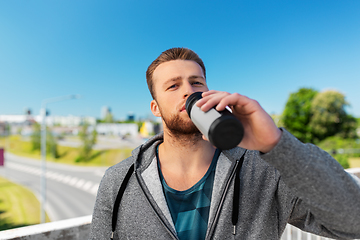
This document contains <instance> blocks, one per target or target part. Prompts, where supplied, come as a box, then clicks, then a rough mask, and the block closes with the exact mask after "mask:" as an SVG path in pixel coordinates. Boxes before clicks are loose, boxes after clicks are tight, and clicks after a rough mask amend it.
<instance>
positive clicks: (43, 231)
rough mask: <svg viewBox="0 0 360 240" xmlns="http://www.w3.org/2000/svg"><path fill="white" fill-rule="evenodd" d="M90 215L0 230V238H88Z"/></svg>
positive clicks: (81, 239)
mask: <svg viewBox="0 0 360 240" xmlns="http://www.w3.org/2000/svg"><path fill="white" fill-rule="evenodd" d="M90 223H91V215H89V216H85V217H79V218H72V219H67V220H62V221H57V222H50V223H43V224H37V225H32V226H28V227H21V228H15V229H10V230H6V231H1V232H0V240H61V239H64V240H70V239H71V240H77V239H78V240H84V239H88V238H89V233H90Z"/></svg>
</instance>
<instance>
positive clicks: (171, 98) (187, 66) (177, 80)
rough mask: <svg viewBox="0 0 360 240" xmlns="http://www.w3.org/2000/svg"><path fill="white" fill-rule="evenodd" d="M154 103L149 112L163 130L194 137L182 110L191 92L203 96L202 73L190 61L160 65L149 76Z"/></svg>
mask: <svg viewBox="0 0 360 240" xmlns="http://www.w3.org/2000/svg"><path fill="white" fill-rule="evenodd" d="M153 81H154V82H153V84H154V91H155V96H156V100H152V101H151V111H152V112H153V114H154V115H155V116H157V117H161V118H162V119H163V121H164V123H165V124H164V127H166V128H168V129H169V130H170V131H171V132H173V133H177V134H193V133H198V129H197V128H196V127H195V125H194V124H193V123H192V121H191V120H190V118H189V116H188V114H187V112H186V109H185V103H186V99H187V98H188V97H189V96H190V95H191V94H192V93H194V92H206V91H208V90H209V89H208V87H207V85H206V81H205V77H204V73H203V71H202V69H201V67H200V66H199V64H197V63H196V62H194V61H190V60H173V61H169V62H165V63H162V64H160V65H159V66H158V67H157V68H156V69H155V71H154V73H153Z"/></svg>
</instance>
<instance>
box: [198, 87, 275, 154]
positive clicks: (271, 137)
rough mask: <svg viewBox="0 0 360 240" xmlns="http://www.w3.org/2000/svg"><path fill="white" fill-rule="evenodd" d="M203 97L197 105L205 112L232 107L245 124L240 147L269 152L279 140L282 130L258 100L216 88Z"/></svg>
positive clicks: (205, 93)
mask: <svg viewBox="0 0 360 240" xmlns="http://www.w3.org/2000/svg"><path fill="white" fill-rule="evenodd" d="M202 97H203V98H202V99H200V100H199V101H197V103H196V105H197V106H198V107H200V108H201V110H203V111H204V112H206V111H208V110H210V109H211V108H212V107H214V106H216V110H218V111H223V110H224V109H225V108H226V106H229V107H230V108H231V110H232V113H233V114H234V115H235V117H236V118H238V119H239V120H240V122H241V123H242V124H243V126H244V131H245V132H244V138H243V140H242V141H241V143H240V144H239V146H240V147H242V148H246V149H250V150H258V151H260V152H263V153H267V152H269V151H270V150H271V149H273V148H274V147H275V145H276V144H277V143H278V142H279V140H280V137H281V130H280V129H279V128H278V127H277V126H276V125H275V123H274V121H273V120H272V118H271V117H270V116H269V114H267V113H266V112H265V111H264V109H263V108H262V107H261V106H260V104H259V103H258V102H257V101H255V100H253V99H250V98H248V97H246V96H243V95H240V94H238V93H233V94H230V93H228V92H219V91H215V90H211V91H208V92H204V93H203V94H202Z"/></svg>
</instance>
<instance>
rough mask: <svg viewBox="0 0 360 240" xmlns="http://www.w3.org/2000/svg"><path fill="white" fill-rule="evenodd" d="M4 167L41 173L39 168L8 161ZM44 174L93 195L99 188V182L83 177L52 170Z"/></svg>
mask: <svg viewBox="0 0 360 240" xmlns="http://www.w3.org/2000/svg"><path fill="white" fill-rule="evenodd" d="M6 167H8V168H12V169H15V170H18V171H21V172H26V173H29V174H32V175H37V176H40V175H41V170H40V169H39V168H36V167H30V166H23V165H21V164H19V163H12V162H8V163H7V164H6ZM45 175H46V178H48V179H52V180H54V181H57V182H61V183H63V184H66V185H69V186H73V187H76V188H78V189H81V190H83V191H85V192H88V193H90V194H92V195H95V196H96V194H97V191H98V188H99V184H95V183H93V182H91V181H86V180H84V179H78V178H77V177H72V176H69V175H64V174H61V173H56V172H53V171H47V172H46V174H45Z"/></svg>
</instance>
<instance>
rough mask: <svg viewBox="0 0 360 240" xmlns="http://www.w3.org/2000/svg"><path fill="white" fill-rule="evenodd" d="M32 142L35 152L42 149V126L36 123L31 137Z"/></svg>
mask: <svg viewBox="0 0 360 240" xmlns="http://www.w3.org/2000/svg"><path fill="white" fill-rule="evenodd" d="M30 140H31V149H32V150H33V151H36V150H39V151H40V148H41V127H40V124H38V123H34V125H33V132H32V134H31V136H30Z"/></svg>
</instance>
